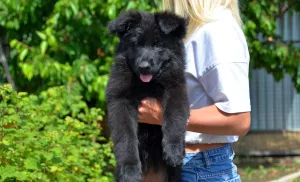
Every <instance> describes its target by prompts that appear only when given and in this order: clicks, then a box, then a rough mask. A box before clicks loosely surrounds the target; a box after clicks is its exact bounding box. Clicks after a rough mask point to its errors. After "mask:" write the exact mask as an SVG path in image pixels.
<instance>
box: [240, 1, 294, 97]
mask: <svg viewBox="0 0 300 182" xmlns="http://www.w3.org/2000/svg"><path fill="white" fill-rule="evenodd" d="M295 12H300V1H298V0H284V1H283V0H274V1H272V2H270V1H268V0H255V1H254V0H243V1H242V17H243V21H244V32H245V35H246V37H247V41H248V46H249V51H250V56H251V63H252V65H253V67H254V68H265V69H266V70H267V72H269V73H272V75H273V76H274V78H275V80H277V81H279V80H281V79H283V77H284V74H289V75H290V76H291V77H292V81H293V83H294V86H295V88H296V89H297V91H298V92H300V47H299V46H298V47H296V46H295V43H298V45H299V44H300V40H288V41H287V40H285V39H284V38H283V37H282V36H280V35H279V34H278V33H276V29H278V28H280V27H278V24H276V20H278V19H280V18H282V17H283V16H284V14H286V13H288V14H290V15H291V14H293V13H295Z"/></svg>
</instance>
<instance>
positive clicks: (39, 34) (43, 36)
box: [36, 31, 47, 40]
mask: <svg viewBox="0 0 300 182" xmlns="http://www.w3.org/2000/svg"><path fill="white" fill-rule="evenodd" d="M36 34H37V35H38V36H39V37H40V38H41V39H42V40H46V38H47V35H46V34H45V33H43V32H40V31H36Z"/></svg>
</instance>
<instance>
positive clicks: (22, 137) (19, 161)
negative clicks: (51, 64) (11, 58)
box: [0, 84, 115, 182]
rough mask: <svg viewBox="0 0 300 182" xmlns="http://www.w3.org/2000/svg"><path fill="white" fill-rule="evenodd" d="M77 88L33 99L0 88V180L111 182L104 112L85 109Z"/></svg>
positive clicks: (111, 158)
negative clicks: (103, 121)
mask: <svg viewBox="0 0 300 182" xmlns="http://www.w3.org/2000/svg"><path fill="white" fill-rule="evenodd" d="M78 87H79V86H78V85H76V84H75V85H69V86H67V87H65V86H60V87H52V88H50V89H48V90H46V91H43V92H41V94H39V95H38V96H35V95H27V94H26V93H24V92H19V93H18V92H15V91H13V90H12V88H11V87H10V85H5V86H1V87H0V101H1V102H0V111H1V112H0V122H1V124H0V131H1V132H0V134H1V135H0V181H16V180H17V181H72V182H75V181H90V182H92V181H99V182H100V181H101V182H105V181H112V176H113V175H112V172H111V171H112V169H113V167H114V166H115V160H114V156H113V154H112V151H111V148H112V143H111V141H109V140H108V139H106V138H105V137H103V133H102V129H103V128H102V126H101V124H102V123H101V121H102V120H103V118H102V117H103V114H104V113H103V111H102V110H101V109H99V108H89V107H88V106H87V104H86V103H85V102H84V101H82V96H80V92H79V90H78Z"/></svg>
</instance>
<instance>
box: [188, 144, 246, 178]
mask: <svg viewBox="0 0 300 182" xmlns="http://www.w3.org/2000/svg"><path fill="white" fill-rule="evenodd" d="M233 158H234V152H233V150H232V144H231V143H229V144H223V145H221V147H216V148H213V149H209V150H202V151H201V152H196V153H186V156H185V158H184V160H183V167H182V181H183V182H198V181H201V182H202V181H216V182H218V181H226V182H240V181H241V179H240V176H239V175H238V172H237V167H236V165H235V164H234V163H233Z"/></svg>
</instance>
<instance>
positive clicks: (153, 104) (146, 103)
mask: <svg viewBox="0 0 300 182" xmlns="http://www.w3.org/2000/svg"><path fill="white" fill-rule="evenodd" d="M141 105H142V106H143V107H147V108H149V109H155V108H158V107H160V102H159V101H158V100H157V99H154V98H146V99H143V100H142V101H141Z"/></svg>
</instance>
